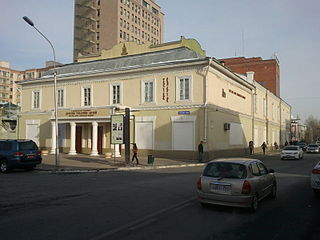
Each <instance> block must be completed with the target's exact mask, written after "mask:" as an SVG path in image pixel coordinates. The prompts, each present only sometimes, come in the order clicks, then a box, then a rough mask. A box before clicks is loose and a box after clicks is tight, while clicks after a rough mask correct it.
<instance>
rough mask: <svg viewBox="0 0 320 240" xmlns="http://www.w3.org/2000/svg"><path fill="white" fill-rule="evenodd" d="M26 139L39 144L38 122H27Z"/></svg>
mask: <svg viewBox="0 0 320 240" xmlns="http://www.w3.org/2000/svg"><path fill="white" fill-rule="evenodd" d="M26 130H27V134H26V135H27V139H31V140H33V141H34V142H35V143H36V144H37V145H38V146H39V124H37V123H36V124H31V123H27V127H26Z"/></svg>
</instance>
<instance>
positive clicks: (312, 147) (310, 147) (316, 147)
mask: <svg viewBox="0 0 320 240" xmlns="http://www.w3.org/2000/svg"><path fill="white" fill-rule="evenodd" d="M318 152H319V145H318V144H309V145H308V147H307V153H318Z"/></svg>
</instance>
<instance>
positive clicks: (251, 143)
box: [249, 141, 254, 155]
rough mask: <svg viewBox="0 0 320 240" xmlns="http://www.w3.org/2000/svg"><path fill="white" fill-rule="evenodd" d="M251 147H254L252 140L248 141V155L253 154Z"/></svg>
mask: <svg viewBox="0 0 320 240" xmlns="http://www.w3.org/2000/svg"><path fill="white" fill-rule="evenodd" d="M253 148H254V143H253V141H249V152H250V155H252V154H253Z"/></svg>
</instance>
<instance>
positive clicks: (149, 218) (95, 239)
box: [90, 197, 197, 240]
mask: <svg viewBox="0 0 320 240" xmlns="http://www.w3.org/2000/svg"><path fill="white" fill-rule="evenodd" d="M196 199H197V197H192V198H189V199H187V200H185V201H183V202H180V203H177V204H174V205H172V206H169V207H166V208H163V209H161V210H159V211H157V212H155V213H152V214H149V215H146V216H144V217H142V218H140V219H137V220H134V221H132V222H130V223H127V224H124V225H122V226H120V227H118V228H115V229H112V230H110V231H108V232H105V233H102V234H100V235H99V236H96V237H93V238H90V240H100V239H105V238H107V237H109V236H111V235H114V234H116V233H118V232H121V231H124V230H134V229H136V228H139V227H141V226H144V225H147V224H149V223H151V222H154V221H156V216H159V215H161V214H163V213H165V212H168V211H171V210H173V209H178V208H179V207H181V206H187V205H188V204H189V203H191V202H193V201H195V200H196Z"/></svg>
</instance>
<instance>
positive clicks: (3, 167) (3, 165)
mask: <svg viewBox="0 0 320 240" xmlns="http://www.w3.org/2000/svg"><path fill="white" fill-rule="evenodd" d="M9 170H10V168H9V166H8V163H7V161H6V160H1V162H0V172H2V173H7V172H9Z"/></svg>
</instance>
